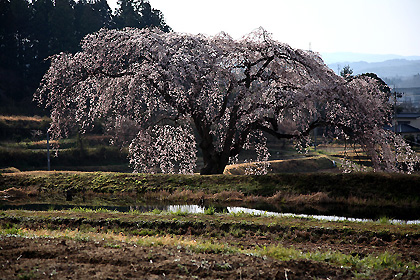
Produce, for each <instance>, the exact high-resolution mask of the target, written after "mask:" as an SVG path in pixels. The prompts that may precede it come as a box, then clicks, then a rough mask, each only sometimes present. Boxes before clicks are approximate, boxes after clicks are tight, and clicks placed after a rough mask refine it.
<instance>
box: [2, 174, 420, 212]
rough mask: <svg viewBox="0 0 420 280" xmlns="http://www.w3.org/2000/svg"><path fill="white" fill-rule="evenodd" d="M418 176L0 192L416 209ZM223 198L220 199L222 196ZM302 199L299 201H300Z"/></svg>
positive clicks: (12, 183)
mask: <svg viewBox="0 0 420 280" xmlns="http://www.w3.org/2000/svg"><path fill="white" fill-rule="evenodd" d="M419 181H420V176H419V175H405V174H385V173H351V174H328V173H309V174H268V175H262V176H253V175H241V176H234V175H232V176H227V175H214V176H200V175H164V174H155V175H153V174H126V173H104V172H93V173H90V172H86V173H65V172H63V173H59V172H57V173H33V174H31V173H29V174H19V173H15V174H14V175H8V173H4V174H0V191H1V190H5V189H8V188H12V187H15V188H29V189H30V188H32V189H35V190H38V191H39V192H40V195H41V194H48V193H54V192H56V193H59V192H65V191H67V190H69V189H71V190H72V191H73V192H74V195H75V196H76V197H78V196H79V197H80V196H81V195H83V194H87V193H89V192H93V193H95V194H115V195H119V196H121V195H125V196H127V195H128V196H130V195H131V196H133V198H135V197H137V199H138V200H140V201H141V200H142V199H144V200H147V201H151V200H153V199H155V200H159V199H169V197H170V196H171V195H172V194H177V195H176V196H174V197H176V199H178V200H179V199H181V198H182V201H184V202H187V201H191V202H197V201H198V200H199V197H200V196H202V195H207V196H211V195H213V194H218V195H217V196H216V195H215V196H214V199H217V200H219V199H222V200H226V201H227V200H232V198H235V197H237V199H239V200H244V199H245V200H246V199H247V198H252V197H254V196H259V197H263V198H264V197H265V198H268V197H275V196H276V195H277V196H279V197H278V199H280V201H281V199H282V197H283V198H285V197H287V196H294V197H298V196H301V198H302V199H303V198H305V199H306V196H307V195H311V194H316V193H322V194H324V196H327V197H328V198H329V199H331V200H332V201H337V203H350V204H351V203H356V204H360V205H364V204H367V203H375V202H376V203H377V204H378V206H379V205H382V206H384V205H395V206H401V207H402V206H404V207H419V206H420V188H419V187H418V182H419ZM223 194H224V196H223ZM302 199H301V200H302ZM305 199H303V200H302V201H304V200H305Z"/></svg>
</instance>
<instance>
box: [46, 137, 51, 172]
mask: <svg viewBox="0 0 420 280" xmlns="http://www.w3.org/2000/svg"><path fill="white" fill-rule="evenodd" d="M47 160H48V163H47V167H48V171H51V163H50V134H49V133H48V130H47Z"/></svg>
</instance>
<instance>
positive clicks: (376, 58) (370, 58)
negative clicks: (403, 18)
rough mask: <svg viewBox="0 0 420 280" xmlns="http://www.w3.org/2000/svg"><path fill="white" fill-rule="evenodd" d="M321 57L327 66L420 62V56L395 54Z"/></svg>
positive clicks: (344, 53)
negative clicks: (337, 64)
mask: <svg viewBox="0 0 420 280" xmlns="http://www.w3.org/2000/svg"><path fill="white" fill-rule="evenodd" d="M321 57H322V59H323V60H324V62H325V63H326V64H333V63H346V62H347V63H349V62H359V61H365V62H369V63H372V62H383V61H387V60H394V59H405V60H420V56H401V55H395V54H363V53H350V52H336V53H321Z"/></svg>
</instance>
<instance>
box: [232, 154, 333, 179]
mask: <svg viewBox="0 0 420 280" xmlns="http://www.w3.org/2000/svg"><path fill="white" fill-rule="evenodd" d="M257 164H261V163H258V162H256V163H241V164H233V165H228V166H226V168H225V172H224V174H225V175H244V174H246V170H247V169H249V168H250V167H251V166H254V165H257ZM269 164H270V165H269V168H268V172H269V173H296V172H318V171H320V170H323V171H324V170H335V169H336V168H334V165H333V163H332V161H331V160H330V159H329V158H328V157H327V156H325V155H321V156H315V157H304V158H298V159H285V160H273V161H269Z"/></svg>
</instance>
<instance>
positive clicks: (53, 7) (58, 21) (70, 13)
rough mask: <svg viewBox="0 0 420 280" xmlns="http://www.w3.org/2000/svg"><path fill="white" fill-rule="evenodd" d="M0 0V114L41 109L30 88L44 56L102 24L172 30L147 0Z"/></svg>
mask: <svg viewBox="0 0 420 280" xmlns="http://www.w3.org/2000/svg"><path fill="white" fill-rule="evenodd" d="M118 3H119V7H118V8H117V9H116V11H114V12H113V11H112V10H111V8H110V7H109V6H108V3H107V1H106V0H79V1H74V0H33V1H29V0H0V114H24V115H33V114H42V115H44V113H43V112H42V111H41V110H42V109H40V108H38V107H37V106H36V104H35V103H34V102H32V98H33V93H34V92H35V90H36V88H37V87H38V86H39V82H40V80H41V78H42V76H43V75H44V73H45V72H46V70H47V69H48V67H49V64H50V61H49V60H48V57H49V56H51V55H53V54H57V53H60V52H70V53H75V52H77V51H79V50H80V45H79V44H80V40H81V39H82V38H83V37H84V36H85V35H86V34H89V33H93V32H95V31H98V30H99V29H101V28H103V27H105V28H108V29H121V28H124V27H137V28H143V27H147V26H155V27H158V28H160V29H162V30H163V31H170V27H169V26H167V24H166V23H165V20H164V18H163V14H162V13H161V11H159V10H156V9H153V8H152V7H151V6H150V4H149V3H148V2H147V1H143V0H119V2H118Z"/></svg>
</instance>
